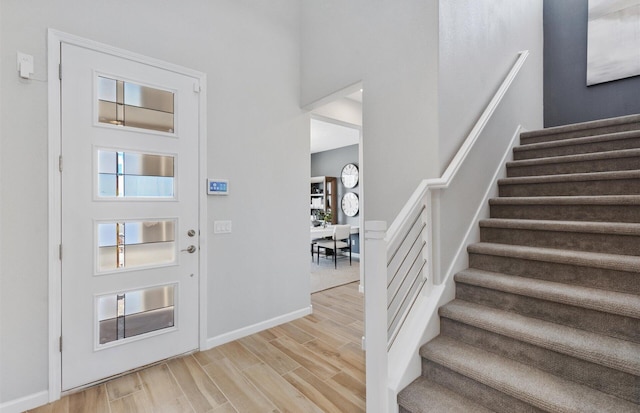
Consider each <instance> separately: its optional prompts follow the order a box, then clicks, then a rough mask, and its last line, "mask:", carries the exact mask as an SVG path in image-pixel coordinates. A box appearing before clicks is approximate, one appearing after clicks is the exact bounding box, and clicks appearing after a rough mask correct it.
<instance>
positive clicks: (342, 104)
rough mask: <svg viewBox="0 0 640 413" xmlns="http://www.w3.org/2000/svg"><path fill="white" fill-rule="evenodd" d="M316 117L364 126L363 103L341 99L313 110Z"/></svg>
mask: <svg viewBox="0 0 640 413" xmlns="http://www.w3.org/2000/svg"><path fill="white" fill-rule="evenodd" d="M313 114H314V115H319V116H323V117H325V118H330V119H335V120H338V121H340V122H344V123H348V124H350V125H356V126H362V103H360V102H356V101H355V100H351V99H347V98H341V99H337V100H334V101H333V102H330V103H327V104H326V105H323V106H320V107H319V108H317V109H314V110H313Z"/></svg>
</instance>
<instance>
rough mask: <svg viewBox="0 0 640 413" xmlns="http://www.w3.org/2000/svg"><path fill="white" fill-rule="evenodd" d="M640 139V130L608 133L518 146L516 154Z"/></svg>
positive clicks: (515, 148)
mask: <svg viewBox="0 0 640 413" xmlns="http://www.w3.org/2000/svg"><path fill="white" fill-rule="evenodd" d="M638 137H640V130H631V131H624V132H615V133H607V134H603V135H595V136H583V137H579V138H569V139H562V140H556V141H549V142H539V143H531V144H528V145H522V146H516V147H514V148H513V151H514V152H529V151H533V150H539V149H549V148H561V147H565V146H576V145H585V144H589V143H594V142H610V141H617V140H623V139H634V138H638Z"/></svg>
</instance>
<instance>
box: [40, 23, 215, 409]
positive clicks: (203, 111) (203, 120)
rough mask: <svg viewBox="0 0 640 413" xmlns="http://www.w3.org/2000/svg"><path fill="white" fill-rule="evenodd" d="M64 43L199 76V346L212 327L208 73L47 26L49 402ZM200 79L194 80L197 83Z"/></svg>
mask: <svg viewBox="0 0 640 413" xmlns="http://www.w3.org/2000/svg"><path fill="white" fill-rule="evenodd" d="M62 43H66V44H72V45H75V46H79V47H84V48H87V49H91V50H95V51H98V52H102V53H107V54H111V55H113V56H118V57H122V58H126V59H129V60H132V61H136V62H139V63H144V64H148V65H152V66H155V67H158V68H162V69H165V70H169V71H173V72H175V73H180V74H183V75H186V76H190V77H193V78H195V79H198V83H199V88H200V97H199V105H200V113H199V133H198V142H199V143H198V145H199V159H198V161H199V168H198V170H199V173H198V181H199V182H200V183H201V184H202V185H201V190H200V192H199V195H198V203H199V227H200V228H199V229H200V249H201V251H202V252H201V253H200V254H198V256H199V271H200V277H199V279H200V284H199V301H200V303H199V305H200V308H199V320H198V323H199V328H198V331H199V346H200V348H205V347H206V341H207V340H206V337H207V334H206V327H207V300H206V298H207V254H206V251H207V231H206V230H203V228H206V223H207V195H206V192H205V188H206V176H207V156H206V155H207V139H206V137H207V107H206V104H207V99H206V90H207V87H206V86H207V84H206V81H207V78H206V74H205V73H202V72H198V71H195V70H192V69H188V68H184V67H182V66H178V65H174V64H172V63H167V62H164V61H161V60H157V59H153V58H150V57H147V56H143V55H140V54H137V53H133V52H129V51H127V50H123V49H119V48H116V47H112V46H109V45H106V44H102V43H98V42H94V41H91V40H88V39H84V38H81V37H78V36H74V35H71V34H68V33H64V32H60V31H57V30H53V29H49V30H48V62H47V63H48V69H47V72H48V73H47V76H48V79H49V82H48V121H49V122H48V129H49V130H48V145H49V151H48V160H49V161H48V174H49V176H48V188H49V197H48V199H49V205H48V213H49V228H48V231H49V240H48V245H49V252H48V260H49V261H48V262H49V277H48V278H49V401H50V402H52V401H55V400H58V399H60V396H61V389H62V362H61V353H60V351H59V350H60V342H59V339H60V336H61V334H62V329H61V323H62V303H61V300H60V299H61V291H62V278H61V275H62V274H61V262H60V256H59V254H60V250H59V245H60V240H61V237H62V219H61V213H62V209H61V199H60V194H61V189H62V187H61V176H60V171H59V156H60V153H61V139H62V136H61V124H60V117H61V110H62V108H61V106H60V78H59V72H58V70H59V65H60V47H61V46H60V45H61V44H62ZM195 87H198V84H196V83H194V88H195Z"/></svg>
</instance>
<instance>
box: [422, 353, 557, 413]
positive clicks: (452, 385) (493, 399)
mask: <svg viewBox="0 0 640 413" xmlns="http://www.w3.org/2000/svg"><path fill="white" fill-rule="evenodd" d="M422 375H423V376H425V377H426V378H428V379H430V380H432V381H434V382H436V383H438V384H440V385H441V386H444V387H446V388H448V389H450V390H453V391H455V392H456V393H458V394H461V395H462V396H464V397H466V398H468V399H470V400H473V401H474V402H476V403H478V404H480V405H482V406H485V407H486V408H488V409H491V410H493V411H495V412H496V413H513V412H519V413H544V410H540V409H538V408H536V407H534V406H531V405H530V404H528V403H525V402H523V401H522V400H518V399H516V398H514V397H511V396H509V395H507V394H505V393H503V392H501V391H498V390H496V389H494V388H492V387H489V386H487V385H485V384H483V383H480V382H478V381H476V380H473V379H471V378H469V377H466V376H464V375H462V374H459V373H457V372H455V371H453V370H450V369H448V368H446V367H444V366H442V365H440V364H438V363H435V362H433V361H430V360H428V359H424V358H423V359H422ZM425 411H428V410H425Z"/></svg>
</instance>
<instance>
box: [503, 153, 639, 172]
mask: <svg viewBox="0 0 640 413" xmlns="http://www.w3.org/2000/svg"><path fill="white" fill-rule="evenodd" d="M638 156H640V149H620V150H615V151H607V152H593V153H581V154H577V155H560V156H549V157H546V158H535V159H522V160H519V161H509V162H507V163H506V165H507V168H517V167H523V166H533V165H552V164H559V163H569V162H585V161H596V160H601V159H621V158H635V157H638Z"/></svg>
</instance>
